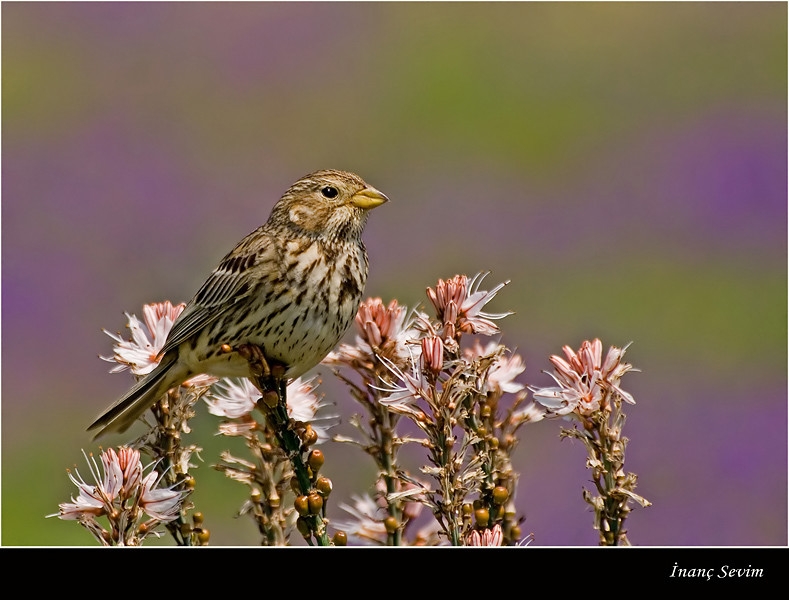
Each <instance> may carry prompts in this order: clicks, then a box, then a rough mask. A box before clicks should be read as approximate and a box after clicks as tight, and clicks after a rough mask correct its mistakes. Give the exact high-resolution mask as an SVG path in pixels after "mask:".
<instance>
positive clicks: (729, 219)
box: [2, 2, 787, 546]
mask: <svg viewBox="0 0 789 600" xmlns="http://www.w3.org/2000/svg"><path fill="white" fill-rule="evenodd" d="M786 11H787V8H786V5H785V4H784V3H610V4H609V3H580V4H579V3H485V4H479V3H468V4H466V3H460V4H454V3H436V4H433V3H381V4H378V3H349V4H346V3H227V4H225V3H167V2H164V3H126V2H124V3H3V5H2V69H3V81H2V83H3V117H2V119H3V120H2V125H3V130H2V143H3V146H2V148H3V154H2V328H3V331H2V333H3V336H2V342H3V346H2V517H3V518H2V543H3V544H5V545H80V544H91V539H90V536H89V535H88V534H87V533H86V532H84V531H82V530H81V528H79V527H78V526H77V525H75V524H73V523H66V522H61V521H58V520H52V519H50V520H45V519H43V516H44V515H46V514H50V513H53V512H56V510H57V505H58V503H59V502H64V501H67V500H68V499H69V497H70V496H71V495H72V494H74V491H75V489H74V488H73V486H71V484H70V483H69V481H68V478H67V476H66V472H65V469H66V468H69V467H72V466H73V465H74V464H75V463H76V464H77V466H81V467H82V470H83V471H85V468H84V461H83V459H82V456H81V453H80V450H81V449H82V448H84V449H85V450H86V451H94V452H95V451H97V449H98V445H97V444H95V443H93V442H91V440H90V437H89V436H88V434H87V433H86V432H85V427H86V426H87V425H88V423H90V422H91V421H92V419H93V418H94V417H95V416H96V414H97V413H98V412H99V411H100V410H101V409H102V408H104V407H105V405H107V404H109V403H110V402H111V401H113V400H114V399H115V398H116V397H117V396H118V395H119V394H120V393H122V392H123V391H124V390H125V389H126V388H127V387H128V385H129V384H130V382H131V378H130V376H129V375H128V374H121V375H109V374H108V373H107V371H108V367H109V365H108V364H107V363H105V362H103V361H100V360H99V359H98V358H97V355H99V354H101V355H107V354H109V353H110V352H111V340H110V339H109V338H108V337H107V336H106V335H104V334H103V333H102V331H101V330H102V328H106V329H108V330H111V331H119V330H121V329H122V328H123V326H124V325H125V319H124V316H123V313H124V311H128V312H131V313H136V314H137V315H138V316H141V307H142V305H143V304H144V303H146V302H151V301H158V300H164V299H170V300H173V301H174V302H177V301H185V300H188V299H189V298H190V297H191V296H192V294H193V293H194V291H195V290H196V289H197V286H198V285H199V284H200V283H201V282H202V281H203V279H204V278H205V276H206V275H207V274H208V272H209V271H210V269H211V268H213V266H214V264H215V263H216V261H217V260H218V259H219V258H220V257H221V256H222V255H223V254H224V253H225V252H227V251H228V250H229V249H230V248H231V247H232V246H233V245H234V244H235V242H236V241H237V240H238V239H240V238H241V237H242V236H243V235H245V234H247V233H248V232H249V231H251V230H252V229H254V228H255V227H257V226H258V225H259V224H260V223H262V222H263V221H264V220H265V219H266V218H267V216H268V212H269V210H270V208H271V206H272V204H273V203H274V201H275V200H276V199H277V198H278V197H279V195H280V194H281V193H282V192H283V191H284V190H285V188H286V187H287V186H288V185H289V184H290V183H291V182H293V181H294V180H295V179H297V178H298V177H300V176H301V175H304V174H305V173H308V172H310V171H313V170H315V169H319V168H343V169H349V170H353V171H356V172H358V173H359V174H361V175H362V176H363V177H364V178H365V179H366V180H367V181H368V182H370V183H371V184H372V185H374V186H376V187H378V188H379V189H381V190H383V191H384V192H385V193H386V194H387V195H389V197H390V198H391V200H392V202H391V203H389V204H387V205H386V206H385V207H383V208H381V209H380V211H375V213H373V214H372V215H371V218H370V221H369V224H368V227H367V231H366V234H365V238H366V242H367V246H368V249H369V253H370V262H371V270H370V277H369V280H368V286H367V294H368V295H370V296H381V297H382V298H383V299H384V300H385V301H388V300H390V299H391V298H394V297H396V298H398V300H399V301H400V302H401V303H405V304H408V305H409V306H413V305H416V304H418V303H423V302H426V298H425V296H424V290H425V288H426V287H427V286H429V285H434V283H435V281H436V280H437V279H439V278H447V277H451V276H453V275H455V274H456V273H466V274H468V275H473V274H474V273H476V272H478V271H486V270H490V271H492V274H491V275H490V277H489V279H488V280H487V281H488V282H489V283H490V284H491V285H494V284H495V283H497V282H499V281H502V280H505V279H511V280H512V283H511V285H509V286H508V287H507V288H505V289H504V290H503V291H502V292H501V293H500V294H499V296H497V298H496V300H495V301H494V302H493V303H492V305H491V306H490V308H491V309H492V310H494V311H506V310H513V311H515V314H514V315H512V316H510V317H508V318H507V319H505V320H504V321H502V322H500V324H501V325H502V328H503V338H502V341H503V342H504V343H505V344H507V345H508V346H509V347H511V348H515V349H516V350H517V351H518V352H519V353H520V354H521V355H522V356H523V357H524V358H525V360H526V363H527V370H526V372H525V373H524V375H523V376H522V377H521V378H520V379H521V381H522V382H523V383H529V384H533V385H548V384H549V383H550V380H549V379H548V377H547V376H546V375H544V374H542V373H541V371H542V370H543V369H548V368H549V363H548V356H549V355H550V354H554V353H559V352H560V350H561V347H562V346H563V345H564V344H568V345H570V346H573V347H576V348H577V347H578V346H579V345H580V343H581V341H582V340H584V339H590V338H593V337H600V338H601V339H602V341H603V343H604V345H605V347H606V348H607V347H608V346H609V345H612V344H613V345H617V346H622V345H624V344H626V343H628V342H630V341H633V345H632V346H631V347H630V349H629V350H628V354H627V358H628V360H629V362H631V363H633V364H634V365H635V366H636V367H638V368H640V369H641V370H642V372H641V373H634V374H629V375H627V376H626V378H625V380H624V381H623V387H625V389H627V390H628V391H630V392H632V393H633V394H634V395H635V397H636V399H637V401H638V404H637V405H636V406H634V407H629V408H628V411H627V412H628V421H627V425H626V427H625V432H624V433H625V435H626V436H627V437H628V438H629V439H630V443H629V445H628V448H627V460H626V468H627V470H629V471H633V472H635V473H637V474H638V476H639V487H638V491H639V492H640V493H641V494H643V495H644V496H646V497H647V498H648V499H649V500H651V501H652V502H653V506H651V507H649V508H647V509H641V508H636V509H635V510H634V512H633V513H632V514H631V516H630V518H629V520H628V522H627V525H628V530H629V537H630V539H631V541H632V542H633V543H634V544H637V545H644V546H710V545H715V546H718V545H720V546H761V545H786V542H787V380H786V367H787V337H786V332H787V321H786V315H787V311H786V308H787V297H786V292H787V280H786V273H787V270H786V266H787V265H786V256H787V254H786V241H787V238H786V233H787V229H786V227H787V197H786V192H787V98H786V92H787V12H786ZM321 373H322V375H323V380H324V384H323V386H322V389H323V391H324V392H325V393H326V395H327V398H328V399H330V400H332V401H335V402H337V404H338V405H339V409H340V411H341V412H342V413H343V414H344V415H346V417H347V415H349V414H350V413H351V412H352V411H354V410H355V409H356V407H355V406H354V405H353V402H352V401H351V400H350V399H349V398H348V397H347V394H345V392H344V389H343V388H342V386H340V385H339V384H338V383H337V382H335V381H334V380H333V378H332V376H331V374H330V373H329V372H328V370H325V369H321ZM216 423H217V421H216V419H215V418H214V417H212V416H210V415H207V414H206V411H205V410H204V409H202V412H201V414H200V415H199V416H198V417H197V418H196V420H195V426H194V429H195V435H196V437H197V439H198V440H199V442H198V443H200V444H201V445H203V446H204V447H205V448H206V450H205V452H204V453H203V459H204V460H205V462H204V463H202V464H201V466H200V468H199V469H198V472H197V477H198V485H199V487H198V490H197V493H196V495H195V502H196V503H197V504H198V505H199V507H200V509H201V510H202V511H203V512H204V513H205V514H206V525H207V526H208V527H209V528H210V529H211V531H212V543H213V544H215V545H247V544H251V545H254V544H256V543H257V542H258V540H257V535H256V534H255V530H254V526H253V525H252V523H251V522H248V521H247V520H246V519H233V518H232V517H233V515H234V513H235V511H236V510H237V509H238V507H239V506H240V504H241V502H242V501H243V498H244V490H243V489H242V487H241V486H239V485H237V484H234V483H232V482H230V481H226V480H225V479H224V478H223V476H222V475H221V474H219V473H216V472H214V471H213V470H212V469H211V467H210V465H211V464H212V463H214V462H215V461H216V457H217V455H218V451H219V450H221V449H222V448H223V447H224V446H223V443H224V441H223V440H217V439H216V438H215V437H214V436H213V432H214V431H215V428H216ZM559 425H560V424H559V423H558V422H555V421H554V422H541V423H538V424H535V425H532V426H528V427H526V428H524V429H523V430H521V431H522V437H521V441H520V444H519V446H518V450H517V455H516V467H517V468H518V469H519V470H520V472H521V479H520V487H519V491H518V505H519V507H520V509H521V510H522V511H523V512H524V513H525V515H526V521H525V523H524V525H523V530H524V532H525V533H528V532H533V533H534V535H535V541H534V542H533V544H534V545H535V546H559V545H561V546H565V545H577V546H594V545H595V544H596V543H597V535H596V533H595V532H594V531H593V529H592V514H591V513H590V512H589V511H588V510H587V505H586V504H585V503H584V502H583V500H582V498H581V491H582V488H583V487H589V486H590V483H589V481H588V480H589V473H588V471H587V470H586V469H585V451H584V449H583V447H582V446H581V445H580V444H577V443H571V442H569V441H563V442H562V441H560V440H559V438H558V431H559ZM345 432H346V433H347V432H348V431H347V430H346V431H345ZM122 441H124V440H123V439H120V438H118V439H109V440H107V441H104V440H102V443H104V444H105V445H106V444H108V443H112V444H117V443H121V442H122ZM325 453H326V455H327V464H326V470H327V475H329V476H330V477H331V478H332V479H333V481H334V483H335V490H336V492H335V494H333V498H336V500H335V501H334V503H333V504H332V505H330V513H329V516H330V517H332V518H334V519H336V520H338V519H341V518H345V515H344V514H343V513H342V512H341V511H340V510H339V508H338V507H337V505H338V504H339V503H340V502H342V501H344V500H347V498H348V497H349V496H350V495H351V494H354V493H361V492H364V491H368V490H369V489H370V486H371V485H372V482H373V479H374V476H375V473H374V467H373V465H372V463H371V462H369V461H367V460H366V459H365V457H364V456H362V455H361V453H357V452H356V451H355V450H354V449H352V448H349V447H345V446H340V445H337V444H332V445H330V446H328V447H326V448H325ZM404 459H408V460H409V461H411V465H410V466H411V467H412V468H414V467H416V466H418V464H419V457H418V454H415V453H409V454H408V455H407V456H404Z"/></svg>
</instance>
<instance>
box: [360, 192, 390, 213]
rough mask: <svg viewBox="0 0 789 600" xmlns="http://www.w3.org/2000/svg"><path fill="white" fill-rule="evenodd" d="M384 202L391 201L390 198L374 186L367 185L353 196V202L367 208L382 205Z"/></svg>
mask: <svg viewBox="0 0 789 600" xmlns="http://www.w3.org/2000/svg"><path fill="white" fill-rule="evenodd" d="M384 202H389V198H387V197H386V196H385V195H384V194H383V193H381V192H379V191H378V190H376V189H375V188H374V187H366V188H364V189H363V190H361V191H358V192H356V193H355V194H354V195H353V196H351V204H353V205H354V206H357V207H359V208H363V209H365V210H370V209H372V208H375V207H376V206H381V205H382V204H383V203H384Z"/></svg>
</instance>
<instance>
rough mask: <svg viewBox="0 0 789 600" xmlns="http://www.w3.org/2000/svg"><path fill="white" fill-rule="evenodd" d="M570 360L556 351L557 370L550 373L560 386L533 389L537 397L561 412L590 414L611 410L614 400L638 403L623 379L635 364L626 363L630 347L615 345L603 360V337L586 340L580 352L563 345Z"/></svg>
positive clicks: (554, 356) (585, 415) (559, 413)
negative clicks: (623, 359)
mask: <svg viewBox="0 0 789 600" xmlns="http://www.w3.org/2000/svg"><path fill="white" fill-rule="evenodd" d="M562 350H563V351H564V354H565V356H566V357H567V360H565V359H563V358H562V357H560V356H556V355H555V354H554V355H553V356H551V357H550V359H549V360H550V362H551V364H553V366H554V369H555V374H554V373H549V375H550V376H551V377H552V378H553V380H554V381H555V382H556V383H558V384H559V385H558V387H545V388H531V389H532V392H533V393H534V399H535V400H536V401H537V402H539V403H540V404H542V405H543V406H545V407H546V408H547V409H548V410H549V411H551V412H553V413H555V414H557V415H567V414H570V413H576V414H577V415H579V416H582V417H588V416H590V415H592V414H594V413H596V412H598V411H600V410H604V411H607V410H610V409H611V403H612V401H614V400H616V399H622V400H624V401H625V402H627V403H628V404H635V403H636V401H635V400H634V399H633V396H632V395H631V394H629V393H628V392H626V391H624V390H623V389H622V388H621V387H620V385H619V382H620V380H621V379H622V376H623V375H624V374H625V373H627V372H628V371H634V370H637V369H633V366H632V365H630V364H627V363H624V362H622V357H623V356H624V355H625V351H626V350H627V346H625V347H624V348H617V347H616V346H612V347H611V348H610V349H609V350H608V353H607V354H606V357H605V360H603V343H602V342H601V341H600V340H599V339H595V340H593V341H591V342H590V341H584V342H583V343H582V344H581V347H580V349H579V350H578V351H577V352H576V351H574V350H573V349H572V348H570V347H569V346H564V347H563V348H562Z"/></svg>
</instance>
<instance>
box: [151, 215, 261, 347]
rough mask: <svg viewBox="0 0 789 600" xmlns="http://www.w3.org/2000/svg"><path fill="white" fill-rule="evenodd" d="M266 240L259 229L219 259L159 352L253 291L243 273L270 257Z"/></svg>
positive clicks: (199, 327)
mask: <svg viewBox="0 0 789 600" xmlns="http://www.w3.org/2000/svg"><path fill="white" fill-rule="evenodd" d="M253 241H254V243H251V242H253ZM261 242H263V243H261ZM267 242H268V239H267V236H264V235H262V231H261V230H258V231H256V232H255V233H253V234H250V235H249V236H247V237H246V238H245V239H244V240H242V241H241V242H240V243H239V244H238V246H236V248H235V249H234V250H233V251H232V252H230V254H228V255H227V256H225V258H223V259H222V261H221V262H220V263H219V266H217V268H216V269H214V271H213V272H212V273H211V275H209V277H208V279H207V280H206V281H205V283H203V285H202V286H201V287H200V289H199V290H198V291H197V294H195V297H194V298H193V299H192V301H191V302H190V303H189V304H188V305H187V306H186V308H185V309H184V311H183V312H182V313H181V314H180V315H178V318H177V319H176V320H175V323H173V328H172V329H171V330H170V333H169V335H168V336H167V341H166V342H165V343H164V346H163V347H162V350H161V352H160V354H162V355H163V354H165V353H167V352H169V351H170V350H172V349H174V348H177V347H178V346H180V345H181V344H182V343H183V342H185V341H186V340H188V339H189V338H191V337H192V336H193V335H195V334H197V333H199V332H200V331H201V330H202V329H204V328H205V327H207V326H208V325H209V324H211V323H212V322H213V321H215V320H216V319H217V318H218V317H219V316H220V315H221V314H222V313H223V312H224V311H225V310H227V307H228V306H231V305H233V304H235V303H236V302H239V301H242V300H244V299H245V298H247V297H248V296H249V295H250V294H252V292H253V291H254V286H253V285H252V283H251V282H250V280H249V278H248V277H245V276H244V274H245V273H246V272H248V271H249V269H252V268H254V267H255V265H258V264H260V263H261V262H264V261H267V260H271V258H272V256H270V255H272V254H273V253H272V250H273V247H272V244H270V243H267Z"/></svg>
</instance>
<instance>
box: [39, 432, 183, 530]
mask: <svg viewBox="0 0 789 600" xmlns="http://www.w3.org/2000/svg"><path fill="white" fill-rule="evenodd" d="M85 458H86V460H87V462H88V468H89V469H90V474H91V476H92V478H93V481H94V482H93V483H88V482H86V481H85V480H84V479H83V478H82V476H81V475H80V473H79V471H78V470H77V469H74V473H71V472H69V478H70V479H71V481H72V483H74V485H76V486H77V488H78V489H79V494H78V495H77V497H76V498H73V497H72V499H71V502H66V503H63V504H61V505H60V512H59V513H58V514H57V515H51V516H58V517H60V518H61V519H65V520H75V521H78V522H79V523H80V524H81V525H83V526H84V527H85V528H86V529H88V531H90V532H91V533H92V534H93V535H94V537H95V538H96V539H97V540H98V541H99V542H100V543H102V544H103V545H105V546H139V545H140V544H141V543H142V541H143V540H144V539H145V538H146V537H147V536H148V535H150V534H154V535H156V536H158V535H160V532H158V531H157V526H158V525H159V524H161V523H169V522H170V521H173V520H174V519H176V518H178V516H179V514H180V510H181V507H182V505H183V503H184V500H185V498H186V496H187V495H188V493H189V492H188V491H184V490H177V489H174V488H173V487H161V486H160V484H161V481H162V476H161V475H160V474H159V473H157V472H156V471H151V472H150V473H148V474H147V475H144V474H143V472H144V468H143V466H142V462H141V461H140V452H139V450H135V449H133V448H128V447H121V448H119V449H118V451H117V452H116V451H115V450H114V449H113V448H109V449H107V450H105V451H104V452H102V453H101V457H100V459H101V467H100V466H99V464H98V463H97V462H96V459H95V458H94V457H93V455H90V457H88V456H87V455H86V456H85ZM99 517H106V519H107V521H108V523H109V527H104V526H103V525H102V524H101V523H100V522H99V520H98V518H99Z"/></svg>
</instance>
